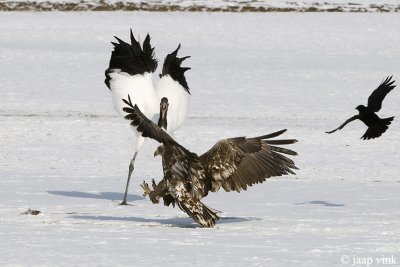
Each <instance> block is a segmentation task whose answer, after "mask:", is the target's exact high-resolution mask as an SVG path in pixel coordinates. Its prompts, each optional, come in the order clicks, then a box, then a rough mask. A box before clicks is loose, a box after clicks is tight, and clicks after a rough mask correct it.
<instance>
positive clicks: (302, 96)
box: [0, 12, 400, 266]
mask: <svg viewBox="0 0 400 267" xmlns="http://www.w3.org/2000/svg"><path fill="white" fill-rule="evenodd" d="M1 22H2V23H0V36H1V38H0V62H1V65H0V73H1V75H0V85H1V89H0V125H1V130H0V144H1V150H0V166H1V168H0V266H161V265H162V266H351V265H352V262H353V260H356V259H366V258H372V259H373V260H374V262H373V263H374V264H373V265H370V266H389V265H382V264H380V265H378V264H377V262H376V259H377V258H379V257H391V256H393V257H397V265H390V266H398V264H399V261H400V259H399V258H400V195H399V192H400V178H399V175H400V165H399V156H400V153H399V149H400V141H399V140H400V124H399V115H400V114H399V113H400V109H399V104H398V103H399V102H400V91H399V90H400V89H399V88H398V87H397V88H395V89H394V90H393V91H392V92H391V93H390V94H389V95H388V97H387V98H386V99H385V100H384V104H383V108H382V110H381V111H380V113H379V115H380V116H382V117H389V116H397V117H396V118H395V120H394V121H393V124H392V125H391V126H390V128H389V130H388V131H387V132H386V133H385V134H384V135H383V136H382V137H381V138H378V139H376V140H371V141H363V140H360V137H361V136H362V135H363V133H364V132H365V130H366V127H365V126H364V125H363V124H362V123H361V122H353V123H351V124H349V125H348V126H346V127H345V128H344V129H343V130H341V131H339V132H336V133H334V134H331V135H328V134H325V133H324V132H325V131H327V130H331V129H333V128H336V127H337V126H339V124H341V123H342V122H343V121H344V120H346V119H347V118H348V117H350V116H352V115H354V114H356V113H355V112H356V110H355V109H354V108H355V107H356V106H357V105H359V104H366V101H367V98H368V96H369V95H370V93H371V92H372V90H374V89H375V88H376V87H377V86H378V85H379V83H380V82H381V81H382V80H383V79H384V78H385V77H386V76H388V75H392V74H393V75H394V78H395V79H396V80H397V81H396V84H397V85H398V84H399V81H400V68H399V66H400V49H399V47H400V34H399V27H398V25H400V16H398V15H397V14H390V13H388V14H382V13H371V14H368V13H367V14H355V13H336V14H321V13H314V14H311V13H306V14H304V13H303V14H301V13H268V14H249V13H247V14H243V13H230V14H221V13H219V14H216V13H213V14H208V13H145V12H144V13H141V12H133V13H119V12H115V13H2V14H1ZM130 28H132V29H133V31H134V32H135V33H136V35H140V37H141V40H143V38H144V37H145V34H146V33H150V34H151V36H152V44H153V45H154V46H155V47H156V55H157V57H158V58H159V59H160V60H161V59H163V58H164V57H165V55H166V54H167V53H169V52H172V51H173V50H174V49H175V48H176V46H177V45H178V43H181V44H182V49H181V50H180V55H185V56H186V55H191V56H192V57H191V58H190V59H188V60H186V61H185V66H190V67H191V68H192V69H191V70H190V71H188V72H187V73H186V76H187V80H188V84H189V87H190V89H191V93H192V96H191V109H190V115H189V118H188V120H187V121H186V123H185V125H184V126H183V127H182V128H181V129H180V130H179V131H177V132H176V133H175V137H176V139H177V140H178V141H179V142H181V143H182V144H183V145H185V146H186V147H187V148H188V149H190V150H191V151H194V152H197V153H200V154H201V153H203V152H205V151H206V150H207V149H208V148H210V147H211V146H212V145H213V144H214V143H215V142H216V141H217V140H219V139H221V138H225V137H235V136H242V135H246V136H257V135H262V134H266V133H270V132H272V131H276V130H280V129H283V128H287V129H288V132H287V133H285V135H284V137H287V138H296V139H298V140H299V142H298V143H297V144H294V145H291V146H290V148H292V149H294V150H296V151H297V152H298V153H299V156H297V157H295V158H294V160H295V162H296V164H297V166H298V167H299V168H300V170H299V171H297V174H296V175H289V176H285V177H278V178H273V179H270V180H268V181H266V182H265V183H263V184H261V185H255V186H253V187H251V188H249V189H248V191H246V192H243V193H240V194H238V193H225V192H219V193H216V194H211V195H209V196H208V197H206V198H205V199H204V202H205V203H206V204H207V205H209V206H210V207H212V208H215V209H218V210H220V211H221V213H220V216H221V217H222V218H221V220H220V221H219V222H218V223H217V225H216V227H215V228H212V229H205V228H201V227H199V226H198V225H197V224H196V223H195V222H193V221H192V220H191V219H190V218H188V216H187V215H186V214H184V213H183V212H181V211H180V210H179V209H178V208H175V209H173V208H171V207H164V206H163V205H161V204H159V205H153V204H152V203H151V202H150V201H149V200H148V199H145V198H143V197H142V190H141V188H140V186H139V184H140V183H141V182H142V181H143V180H147V181H150V180H151V179H152V178H155V179H156V180H159V179H160V178H161V175H162V171H161V159H160V158H153V156H152V155H153V152H154V149H155V148H156V146H157V145H158V144H156V143H155V142H152V141H146V142H145V144H144V146H143V149H142V150H141V152H140V154H139V156H138V158H137V160H136V170H135V173H134V176H133V181H132V183H131V187H130V194H129V196H128V200H129V203H130V204H131V205H130V206H119V205H118V204H119V202H120V201H121V199H122V196H123V190H124V187H125V182H126V176H127V171H128V164H129V160H130V158H131V156H132V152H133V151H131V150H132V149H131V148H132V146H133V141H132V135H133V134H132V131H131V129H130V128H129V126H128V122H127V121H124V120H122V119H121V118H120V117H119V116H118V114H116V113H115V111H114V110H113V105H112V99H111V94H110V92H109V91H108V89H107V87H106V86H105V84H104V83H103V81H104V70H105V69H106V68H107V67H108V60H109V56H110V53H111V50H112V45H111V44H110V41H113V36H114V35H116V36H118V37H121V38H122V39H125V40H127V39H128V37H129V29H130ZM161 63H162V62H160V66H161ZM160 66H159V70H160ZM155 81H157V77H155ZM29 208H30V209H34V210H39V211H41V213H40V214H38V215H36V216H35V215H25V214H21V213H23V212H25V211H27V210H28V209H29ZM346 257H348V258H346ZM341 259H342V260H343V259H344V260H346V259H348V260H349V262H348V264H343V263H342V262H341ZM345 263H346V262H345ZM357 266H366V265H362V264H359V265H357Z"/></svg>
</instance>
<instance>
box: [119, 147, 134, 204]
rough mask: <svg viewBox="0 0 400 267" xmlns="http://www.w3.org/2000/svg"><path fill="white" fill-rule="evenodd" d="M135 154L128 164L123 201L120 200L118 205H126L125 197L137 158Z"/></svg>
mask: <svg viewBox="0 0 400 267" xmlns="http://www.w3.org/2000/svg"><path fill="white" fill-rule="evenodd" d="M137 154H138V153H137V152H135V155H133V158H132V160H131V163H130V164H129V174H128V181H126V188H125V195H124V200H122V202H121V204H120V205H127V203H126V197H127V196H128V188H129V182H130V180H131V176H132V172H133V170H134V169H135V159H136V156H137Z"/></svg>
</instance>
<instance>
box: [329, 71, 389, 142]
mask: <svg viewBox="0 0 400 267" xmlns="http://www.w3.org/2000/svg"><path fill="white" fill-rule="evenodd" d="M392 77H393V76H390V77H387V78H386V79H385V80H384V81H383V82H382V83H381V84H380V85H379V86H378V88H376V89H375V91H373V92H372V94H371V95H370V96H369V98H368V106H367V107H366V106H364V105H359V106H358V107H356V109H357V110H358V112H359V114H358V115H355V116H353V117H351V118H350V119H348V120H347V121H345V122H344V123H343V124H342V125H340V126H339V127H338V128H336V129H335V130H332V131H330V132H326V133H329V134H331V133H334V132H336V131H337V130H341V129H342V128H343V127H344V126H346V124H348V123H349V122H352V121H354V120H356V119H359V120H361V121H362V122H363V123H364V124H365V125H367V126H368V129H367V131H366V132H365V134H364V135H363V136H362V137H361V139H364V140H365V139H367V140H369V139H373V138H376V137H379V136H381V135H382V134H383V133H384V132H386V130H387V129H388V128H389V126H388V125H390V123H391V122H392V120H393V118H394V117H390V118H384V119H381V118H379V117H378V115H376V114H375V112H378V111H379V110H380V109H381V108H382V101H383V99H384V98H385V96H386V95H387V94H388V93H389V92H390V91H392V90H393V88H395V87H396V85H393V83H394V82H395V81H394V80H393V81H391V79H392Z"/></svg>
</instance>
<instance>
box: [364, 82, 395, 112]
mask: <svg viewBox="0 0 400 267" xmlns="http://www.w3.org/2000/svg"><path fill="white" fill-rule="evenodd" d="M392 77H393V76H390V77H389V76H388V77H386V79H385V80H384V81H383V82H382V83H381V84H380V85H379V86H378V88H376V89H375V90H374V91H373V92H372V94H371V95H370V96H369V97H368V109H369V110H371V111H373V112H377V111H379V110H380V109H381V108H382V101H383V99H384V98H385V96H386V95H387V94H388V93H389V92H390V91H392V90H393V88H395V87H396V85H393V83H394V82H395V81H394V80H393V81H391V79H392Z"/></svg>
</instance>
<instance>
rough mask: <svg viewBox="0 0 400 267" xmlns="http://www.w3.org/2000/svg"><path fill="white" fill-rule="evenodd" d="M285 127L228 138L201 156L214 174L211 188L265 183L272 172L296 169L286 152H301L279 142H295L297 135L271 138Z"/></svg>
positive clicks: (244, 188)
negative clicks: (278, 129)
mask: <svg viewBox="0 0 400 267" xmlns="http://www.w3.org/2000/svg"><path fill="white" fill-rule="evenodd" d="M285 131H286V130H281V131H278V132H275V133H271V134H269V135H264V136H259V137H253V138H245V137H236V138H230V139H224V140H221V141H219V142H218V143H217V144H215V145H214V146H213V147H212V148H211V149H210V150H209V151H207V152H206V153H204V154H203V155H202V156H200V160H201V162H202V164H203V166H204V168H205V169H206V170H207V171H208V173H209V174H210V176H211V177H209V179H210V180H211V181H209V184H211V188H210V190H211V191H213V192H216V191H218V190H219V189H220V187H223V188H224V190H225V191H228V192H229V191H233V190H236V191H238V192H240V191H241V190H246V189H247V186H251V185H253V184H255V183H261V182H263V181H265V180H266V179H267V178H269V177H272V176H281V175H285V174H289V173H292V174H294V173H293V169H297V167H296V166H295V164H294V162H293V161H292V160H291V159H289V158H288V157H286V156H284V155H283V154H287V155H297V153H296V152H295V151H292V150H289V149H286V148H282V147H278V146H276V145H286V144H293V143H295V142H297V140H295V139H283V140H268V139H270V138H273V137H276V136H278V135H281V134H282V133H284V132H285Z"/></svg>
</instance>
